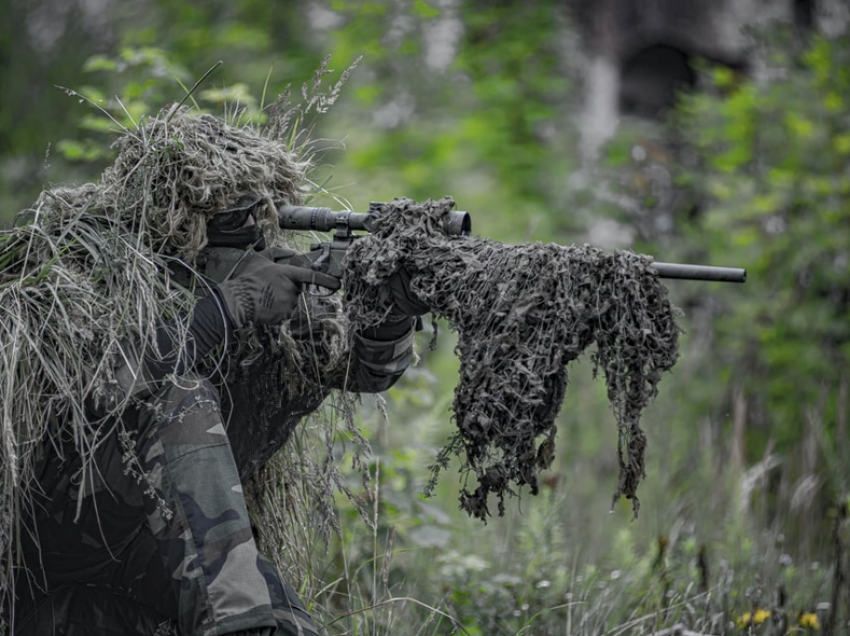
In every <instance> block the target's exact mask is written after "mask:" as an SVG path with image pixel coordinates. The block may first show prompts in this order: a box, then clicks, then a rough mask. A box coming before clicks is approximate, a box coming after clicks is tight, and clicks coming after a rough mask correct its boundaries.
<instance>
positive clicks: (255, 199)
mask: <svg viewBox="0 0 850 636" xmlns="http://www.w3.org/2000/svg"><path fill="white" fill-rule="evenodd" d="M262 200H263V199H262V197H260V196H257V195H250V196H243V197H241V198H240V199H239V201H237V202H236V205H235V206H234V207H232V208H228V209H226V210H222V211H221V212H216V213H215V215H214V216H212V218H210V220H209V221H207V227H208V228H209V229H211V230H215V231H217V232H235V231H236V230H238V229H240V228H241V227H243V226H244V225H245V223H247V221H248V217H249V216H253V215H254V212H255V211H256V209H257V206H258V205H259V204H260V202H261V201H262Z"/></svg>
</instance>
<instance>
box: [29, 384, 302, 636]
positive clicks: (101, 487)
mask: <svg viewBox="0 0 850 636" xmlns="http://www.w3.org/2000/svg"><path fill="white" fill-rule="evenodd" d="M149 404H150V406H149V408H147V409H146V410H145V411H144V412H142V413H141V414H140V416H139V419H138V427H137V430H136V431H135V435H134V436H133V438H134V439H132V441H131V444H133V445H134V446H135V450H136V456H137V457H138V465H137V466H136V468H137V469H138V472H136V473H135V475H134V471H130V472H129V473H128V472H127V470H126V468H127V464H126V462H125V460H124V459H123V458H122V455H123V454H124V453H125V451H126V450H127V449H126V445H127V442H126V439H125V443H124V447H123V448H122V444H121V443H119V440H118V435H116V434H114V433H113V435H112V436H111V437H110V438H109V439H108V440H106V442H105V443H103V444H102V445H101V448H100V449H99V450H98V452H97V454H96V458H97V464H96V470H95V471H92V472H90V473H89V476H90V479H91V480H93V481H90V482H89V483H92V484H93V485H92V487H91V488H90V489H87V490H86V492H80V491H79V488H78V486H77V484H79V483H81V482H80V481H79V478H78V474H75V473H78V469H79V467H80V465H81V464H80V462H79V458H77V459H76V461H70V460H69V458H68V456H67V455H65V457H64V458H61V456H62V455H63V453H57V456H56V457H54V458H53V459H52V460H51V461H50V462H48V464H47V466H46V469H45V472H44V475H43V479H42V485H43V486H44V487H45V495H44V496H43V497H40V498H39V500H38V501H37V502H36V503H37V505H38V507H39V510H40V512H39V513H38V514H37V515H36V518H35V520H34V521H33V523H32V524H31V528H32V529H33V530H34V532H32V533H28V534H31V535H32V536H33V537H36V536H37V545H36V543H35V541H33V542H32V543H31V544H30V546H29V548H28V550H27V553H26V556H27V565H28V566H29V568H30V570H31V575H30V579H29V580H28V581H25V580H19V584H18V586H17V587H18V592H19V593H23V600H22V601H21V602H19V603H18V607H17V611H16V622H17V623H18V627H17V628H16V630H15V633H16V634H21V635H23V634H38V636H43V635H45V634H52V633H55V634H67V635H68V636H70V635H71V634H77V633H79V634H99V633H103V634H106V633H110V634H112V633H116V632H117V633H128V634H140V635H141V634H145V635H149V634H152V633H153V631H155V630H156V626H157V625H160V624H164V623H167V622H168V621H169V620H172V621H175V620H176V622H177V625H178V628H179V633H180V634H183V635H185V636H189V635H191V636H201V635H203V636H218V635H221V634H229V633H232V632H237V631H240V630H246V629H256V628H268V629H269V632H270V633H272V630H273V629H274V628H276V629H277V631H274V632H273V633H275V634H280V635H283V634H286V635H290V634H292V635H295V634H298V633H299V632H301V633H304V634H307V635H308V636H309V635H311V634H315V629H314V627H313V625H312V623H311V622H310V619H309V617H308V616H307V614H306V612H305V611H304V609H303V608H302V606H301V604H300V603H299V601H298V599H297V596H296V594H295V592H294V590H292V588H291V587H290V586H289V585H288V584H287V583H286V582H285V581H284V580H283V579H282V577H281V576H280V574H279V573H278V571H277V569H276V568H275V567H274V566H273V565H272V564H271V562H270V561H268V560H267V559H266V558H265V557H264V556H263V555H261V554H260V553H259V552H258V551H257V547H256V544H255V542H254V537H253V533H252V531H251V525H250V521H249V519H248V512H247V509H246V507H245V500H244V498H243V495H242V486H241V484H240V481H239V477H238V473H237V468H236V464H235V462H234V459H233V454H232V451H231V448H230V444H229V442H228V439H227V436H226V433H225V428H224V423H223V421H222V417H221V414H220V412H219V409H218V404H219V401H218V396H217V394H216V392H215V389H214V388H213V387H212V386H211V385H210V384H208V383H207V382H204V381H199V380H195V379H184V380H183V381H182V385H181V386H177V385H171V386H169V387H168V388H167V389H165V390H164V391H163V393H162V394H161V395H159V396H157V397H156V398H155V399H152V400H150V402H149ZM131 466H132V464H131ZM139 473H141V474H145V475H146V476H147V477H146V479H142V480H141V481H139V480H138V474H139ZM82 483H85V482H82ZM151 487H152V491H151ZM146 489H147V490H148V492H145V490H146ZM152 495H153V496H152ZM78 506H79V515H80V516H79V520H78V521H76V522H75V521H74V518H75V516H76V514H77V510H78ZM26 591H30V592H31V593H30V594H27V593H26ZM27 597H29V598H27ZM84 623H85V624H84ZM75 626H76V628H77V631H74V629H75ZM109 626H112V627H109ZM108 629H113V630H114V631H108Z"/></svg>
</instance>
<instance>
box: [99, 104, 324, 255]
mask: <svg viewBox="0 0 850 636" xmlns="http://www.w3.org/2000/svg"><path fill="white" fill-rule="evenodd" d="M115 147H116V148H117V149H118V156H117V157H116V160H115V163H114V164H113V166H111V167H110V168H108V169H107V170H106V171H105V172H104V175H103V183H104V187H107V188H110V189H114V191H115V192H116V193H118V194H119V196H120V201H116V202H115V209H116V210H121V211H122V212H121V213H122V214H126V215H129V216H130V217H131V219H130V220H131V221H132V223H133V224H134V225H135V226H136V227H139V228H143V229H144V231H145V232H146V233H148V234H149V236H150V239H151V241H152V242H153V243H154V244H155V247H156V249H157V250H158V251H160V252H162V253H166V254H169V255H174V256H179V257H180V258H183V259H185V260H187V261H188V262H194V260H195V258H196V257H197V255H198V253H199V252H200V250H201V249H202V248H203V247H205V246H206V245H213V246H228V247H236V246H238V247H248V246H250V245H252V244H254V243H255V242H256V241H262V240H263V238H264V237H265V238H266V239H270V238H272V237H273V236H274V235H275V234H276V233H278V232H280V230H279V228H278V223H277V212H276V208H277V206H278V205H285V204H296V205H297V204H299V203H301V202H302V197H303V184H304V180H305V173H306V171H307V169H308V168H309V166H308V165H307V164H306V163H304V162H299V161H298V159H297V157H296V156H295V155H294V153H292V152H290V151H289V149H288V146H287V144H286V143H285V142H284V141H282V140H281V139H280V138H271V137H268V136H266V135H265V134H264V133H263V131H262V130H260V129H258V128H255V127H253V126H233V125H230V124H228V123H226V122H224V121H222V120H221V119H218V118H216V117H213V116H211V115H207V114H202V113H197V112H192V111H190V110H188V109H185V108H181V109H178V110H176V111H163V112H162V113H160V115H159V116H157V117H156V118H152V119H150V120H149V121H148V122H147V123H145V124H144V125H143V126H142V127H140V128H139V129H138V130H137V131H132V132H130V133H128V134H125V135H124V136H122V137H121V138H119V140H118V141H117V142H116V144H115Z"/></svg>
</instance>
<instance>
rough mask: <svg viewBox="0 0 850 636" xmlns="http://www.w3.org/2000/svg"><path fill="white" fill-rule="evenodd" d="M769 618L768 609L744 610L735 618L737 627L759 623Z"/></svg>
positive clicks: (741, 627) (742, 627)
mask: <svg viewBox="0 0 850 636" xmlns="http://www.w3.org/2000/svg"><path fill="white" fill-rule="evenodd" d="M768 618H770V610H766V609H757V610H756V611H755V613H752V614H751V613H750V612H744V613H743V614H742V615H741V616H740V617H739V618H738V620H737V623H738V629H744V628H745V627H749V626H750V625H761V624H762V623H763V622H765V621H766V620H767V619H768Z"/></svg>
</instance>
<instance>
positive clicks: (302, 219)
mask: <svg viewBox="0 0 850 636" xmlns="http://www.w3.org/2000/svg"><path fill="white" fill-rule="evenodd" d="M381 205H383V204H380V203H372V204H371V205H370V206H369V211H368V212H365V213H364V212H349V211H345V210H343V211H334V210H332V209H331V208H324V207H306V206H294V205H285V206H281V207H280V208H278V219H279V222H280V227H281V228H282V229H285V230H299V231H308V232H309V231H313V232H333V236H332V237H331V239H330V240H329V241H320V242H317V243H313V245H311V247H310V251H309V252H308V253H307V254H306V255H305V256H306V258H307V260H308V261H309V262H310V267H312V268H313V269H315V270H316V271H321V272H325V273H327V274H330V275H331V276H336V277H337V278H342V271H343V270H342V259H343V257H344V256H345V251H346V250H347V249H348V248H349V246H350V245H351V244H352V243H353V242H354V240H355V239H356V238H358V236H360V235H358V234H355V232H356V231H359V232H364V231H365V232H371V231H372V230H371V226H372V222H373V221H374V220H375V219H377V218H378V217H379V213H378V211H377V210H378V208H379V207H380V206H381ZM443 224H444V225H443V229H444V230H445V232H446V234H448V235H449V236H469V235H471V233H472V217H471V216H470V214H469V213H468V212H463V211H451V212H449V213H448V214H447V215H446V216H445V217H444V220H443ZM652 268H653V269H654V270H655V271H656V272H657V273H658V277H659V278H677V279H685V280H703V281H717V282H723V283H743V282H745V281H746V280H747V270H745V269H742V268H740V267H716V266H713V265H689V264H686V263H661V262H658V261H654V262H653V263H652Z"/></svg>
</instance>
